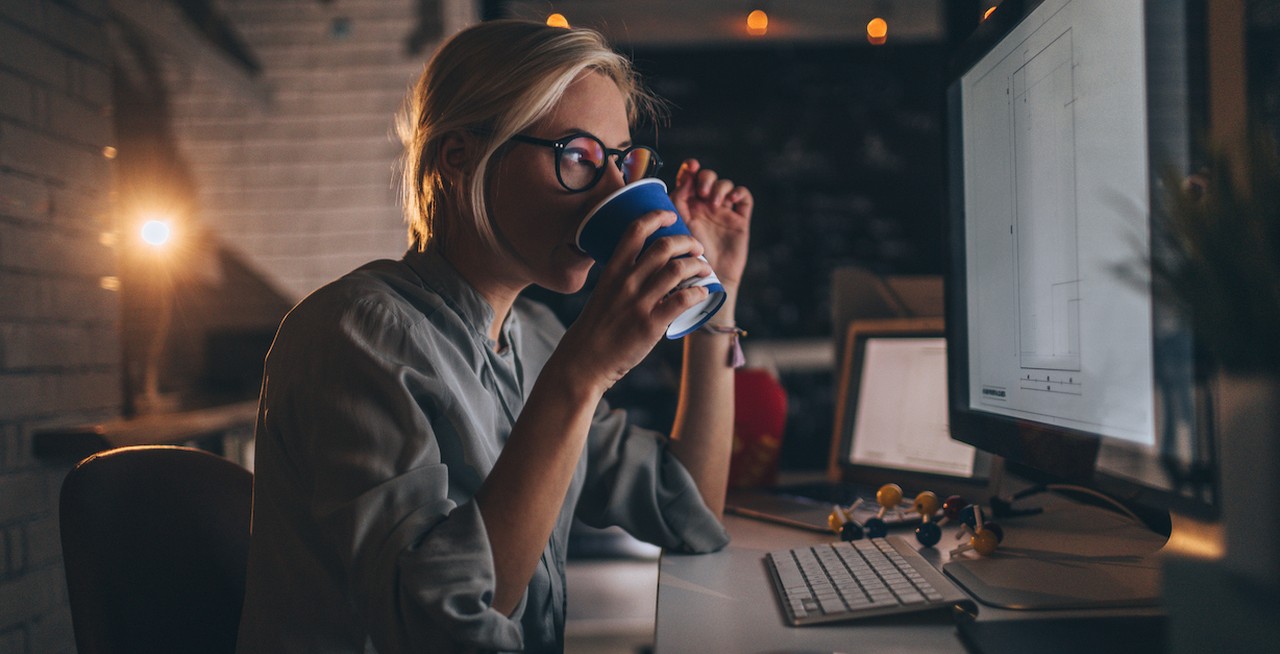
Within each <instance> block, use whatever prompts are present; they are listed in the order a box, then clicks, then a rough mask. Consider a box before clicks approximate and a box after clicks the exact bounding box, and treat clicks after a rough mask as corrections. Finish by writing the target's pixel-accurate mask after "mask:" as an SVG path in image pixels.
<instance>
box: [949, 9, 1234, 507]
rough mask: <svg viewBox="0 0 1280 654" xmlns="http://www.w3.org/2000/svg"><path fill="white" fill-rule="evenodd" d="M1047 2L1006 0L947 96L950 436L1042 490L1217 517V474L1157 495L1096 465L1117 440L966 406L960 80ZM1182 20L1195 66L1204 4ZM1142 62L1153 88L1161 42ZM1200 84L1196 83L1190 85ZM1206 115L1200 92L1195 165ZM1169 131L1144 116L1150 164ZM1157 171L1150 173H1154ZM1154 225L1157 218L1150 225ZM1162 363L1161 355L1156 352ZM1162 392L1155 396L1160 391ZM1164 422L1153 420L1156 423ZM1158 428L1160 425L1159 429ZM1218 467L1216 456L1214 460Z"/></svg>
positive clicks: (1196, 357) (1201, 363)
mask: <svg viewBox="0 0 1280 654" xmlns="http://www.w3.org/2000/svg"><path fill="white" fill-rule="evenodd" d="M1043 2H1045V0H1005V1H1004V2H1002V3H1001V4H1000V5H999V7H998V9H997V10H996V11H995V12H994V13H992V14H991V16H990V18H989V19H987V20H985V21H983V23H981V24H980V25H979V27H978V28H977V29H976V30H975V32H974V33H973V35H972V36H971V37H970V38H969V39H967V40H966V41H965V42H964V43H963V44H962V45H961V46H960V47H959V49H958V50H957V51H956V54H955V56H954V57H953V59H952V62H951V66H950V68H949V71H948V84H947V90H946V120H947V127H948V129H947V149H948V156H947V170H948V174H947V197H946V202H947V207H946V215H947V220H946V221H945V222H946V228H947V232H948V233H947V237H948V238H947V242H948V255H949V260H948V262H947V274H946V275H945V289H944V301H945V318H946V321H945V322H946V336H947V343H948V347H947V361H948V365H947V369H948V378H949V384H948V405H949V409H948V414H949V420H950V428H951V436H952V438H954V439H956V440H959V441H961V442H965V443H968V444H970V445H973V446H975V447H977V448H979V449H980V450H983V451H986V452H989V453H991V454H993V455H996V456H1000V457H1002V458H1003V459H1004V460H1005V462H1006V463H1007V464H1008V465H1009V468H1010V469H1011V470H1013V471H1015V472H1017V473H1020V474H1022V475H1023V476H1026V477H1029V478H1031V479H1032V480H1033V481H1040V482H1066V483H1076V484H1082V485H1087V486H1090V487H1093V488H1096V489H1098V490H1101V491H1104V492H1107V493H1109V494H1112V495H1113V496H1116V497H1118V498H1120V499H1123V500H1126V501H1130V502H1132V503H1135V504H1142V505H1145V506H1153V507H1157V508H1160V509H1166V510H1176V511H1179V512H1181V513H1184V514H1186V515H1190V516H1194V517H1196V518H1203V519H1212V518H1215V517H1216V516H1217V514H1218V511H1219V506H1218V505H1219V502H1218V500H1217V497H1218V491H1217V483H1216V479H1215V478H1214V477H1215V476H1216V473H1215V472H1214V471H1213V470H1212V467H1213V466H1212V465H1210V468H1211V469H1210V470H1209V471H1208V472H1207V474H1208V475H1209V479H1208V480H1207V481H1206V482H1205V483H1206V485H1207V487H1208V488H1209V490H1208V497H1205V496H1203V495H1202V496H1198V497H1193V496H1188V495H1185V494H1182V493H1180V492H1178V491H1177V490H1176V489H1171V488H1158V487H1156V486H1155V485H1154V484H1152V483H1143V482H1142V481H1139V480H1134V479H1130V478H1127V477H1121V476H1118V475H1114V474H1111V473H1110V472H1109V471H1107V470H1103V469H1099V468H1098V466H1097V462H1098V458H1099V454H1100V452H1102V451H1103V448H1108V449H1109V450H1110V448H1113V447H1115V446H1114V445H1113V444H1112V443H1113V442H1114V441H1113V439H1103V438H1101V437H1099V436H1098V435H1095V434H1091V433H1088V432H1084V431H1079V430H1076V429H1071V428H1068V427H1061V426H1053V425H1047V424H1042V423H1036V422H1031V421H1027V420H1022V419H1018V418H1014V417H1009V416H1003V415H998V414H995V413H989V412H982V411H976V410H973V409H971V408H970V407H969V396H970V394H969V355H968V351H967V347H966V346H964V345H962V344H967V343H968V342H969V326H968V312H967V307H966V292H967V271H966V268H965V265H966V264H965V261H966V260H965V255H966V253H965V231H964V219H965V208H964V194H963V181H964V177H963V173H964V168H963V149H962V146H963V136H962V131H963V130H962V129H960V127H959V126H960V119H961V114H960V112H961V93H960V81H961V78H962V77H963V75H964V74H965V73H966V72H967V71H968V70H969V69H971V68H972V67H973V66H974V65H975V64H977V63H978V61H979V60H980V59H981V58H982V57H983V56H985V55H986V54H987V53H988V52H990V51H991V50H992V49H993V48H995V47H996V46H997V44H999V43H1000V42H1001V40H1002V39H1003V38H1004V37H1005V36H1006V35H1008V34H1009V33H1010V32H1011V31H1013V30H1014V29H1015V28H1016V27H1017V26H1018V25H1019V24H1020V23H1021V22H1022V20H1023V19H1025V18H1026V17H1027V16H1028V15H1029V14H1030V13H1031V12H1032V11H1034V10H1035V9H1036V8H1037V7H1039V6H1040V5H1041V4H1043ZM1152 5H1153V3H1152V2H1151V0H1147V2H1145V9H1146V10H1145V11H1144V20H1145V26H1144V27H1145V29H1146V31H1147V35H1148V36H1150V35H1152V33H1153V30H1156V29H1166V27H1164V26H1156V25H1155V24H1154V20H1153V16H1154V15H1155V14H1153V12H1152ZM1176 6H1178V7H1181V8H1182V9H1183V10H1184V12H1185V24H1186V25H1187V26H1188V28H1187V30H1186V33H1185V34H1184V35H1183V36H1184V38H1185V39H1186V42H1187V45H1188V50H1189V52H1188V54H1187V58H1188V61H1189V62H1192V63H1191V66H1194V65H1195V62H1200V61H1203V60H1204V48H1205V42H1204V38H1205V36H1204V34H1203V25H1204V21H1203V19H1202V18H1203V15H1204V12H1205V7H1204V0H1182V1H1181V2H1178V3H1176ZM1159 10H1160V11H1170V10H1171V6H1170V3H1168V2H1165V3H1161V4H1160V7H1159ZM1145 42H1146V58H1147V60H1148V68H1147V76H1148V89H1150V88H1151V87H1152V83H1151V82H1152V80H1151V76H1152V75H1153V72H1152V66H1151V65H1150V63H1151V61H1152V56H1153V52H1152V48H1153V43H1154V42H1155V39H1153V38H1147V39H1146V40H1145ZM1201 73H1202V71H1189V72H1188V84H1189V86H1191V87H1198V88H1200V89H1203V87H1204V86H1205V85H1206V84H1207V82H1206V81H1205V80H1203V79H1201V78H1200V77H1199V74H1201ZM1193 76H1194V77H1195V79H1192V77H1193ZM1206 114H1207V112H1206V111H1205V109H1204V106H1203V96H1202V95H1201V94H1200V93H1197V92H1191V93H1189V95H1188V107H1187V112H1186V113H1185V115H1184V117H1185V119H1186V120H1187V122H1188V123H1189V124H1187V125H1181V126H1177V127H1178V129H1179V130H1180V133H1186V134H1187V135H1188V141H1190V142H1188V143H1186V144H1185V145H1186V148H1187V151H1188V152H1189V153H1192V154H1191V156H1190V157H1189V158H1192V159H1195V158H1197V156H1196V155H1197V154H1199V150H1200V143H1199V142H1198V141H1199V138H1198V137H1199V134H1200V133H1202V132H1203V129H1204V126H1205V125H1207V120H1206ZM1168 128H1169V125H1168V124H1167V123H1165V122H1162V121H1161V120H1160V119H1159V118H1158V117H1157V116H1155V115H1154V114H1153V112H1152V111H1151V109H1150V108H1149V109H1148V134H1147V144H1148V160H1149V161H1151V160H1152V159H1153V158H1154V157H1155V155H1154V154H1153V153H1155V152H1164V149H1163V147H1164V145H1166V144H1167V142H1168V141H1167V138H1166V137H1165V136H1162V135H1163V134H1165V133H1166V132H1165V131H1164V130H1166V129H1168ZM1155 168H1156V166H1153V170H1155ZM1158 176H1159V172H1155V173H1153V179H1152V183H1151V184H1150V198H1149V200H1150V206H1151V207H1152V211H1153V212H1155V211H1159V207H1160V205H1161V201H1160V198H1159V197H1158V195H1159V194H1160V193H1162V191H1161V190H1160V188H1161V187H1160V185H1159V179H1157V178H1158ZM1155 220H1156V215H1155V214H1154V213H1153V215H1152V221H1155ZM1174 317H1175V313H1174V310H1173V309H1172V308H1171V307H1169V306H1167V305H1165V304H1164V303H1162V302H1160V301H1158V300H1157V301H1153V327H1154V323H1155V321H1157V320H1166V321H1167V320H1172V319H1174ZM1192 347H1193V348H1194V352H1193V357H1192V359H1193V362H1194V365H1195V366H1196V370H1195V373H1194V377H1195V379H1196V380H1197V383H1196V385H1195V388H1194V391H1193V394H1194V400H1193V401H1194V403H1195V406H1196V407H1197V418H1198V424H1197V429H1201V430H1203V431H1201V432H1199V436H1198V437H1199V438H1203V439H1205V440H1206V441H1207V442H1208V443H1209V445H1210V447H1212V446H1213V437H1212V425H1211V421H1209V420H1205V419H1202V418H1203V417H1204V416H1205V415H1207V414H1208V413H1209V411H1208V410H1207V409H1206V407H1208V406H1209V405H1210V402H1211V394H1210V391H1209V384H1208V382H1207V381H1205V380H1208V379H1210V377H1211V374H1210V373H1211V369H1212V365H1211V364H1210V363H1209V362H1208V359H1207V357H1206V356H1205V355H1204V353H1203V352H1202V351H1200V349H1199V348H1198V346H1197V345H1193V346H1192ZM1156 354H1157V355H1158V352H1157V353H1156ZM1157 392H1158V391H1157ZM1159 419H1160V416H1159V415H1158V414H1157V420H1159ZM1157 429H1160V424H1159V423H1158V424H1157ZM1211 459H1212V460H1216V456H1211Z"/></svg>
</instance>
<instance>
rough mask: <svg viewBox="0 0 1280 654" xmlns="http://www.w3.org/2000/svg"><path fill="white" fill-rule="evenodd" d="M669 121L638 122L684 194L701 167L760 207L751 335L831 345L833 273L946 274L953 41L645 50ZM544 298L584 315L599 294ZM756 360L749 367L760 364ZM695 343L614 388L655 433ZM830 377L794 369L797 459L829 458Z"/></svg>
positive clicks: (745, 296) (644, 62)
mask: <svg viewBox="0 0 1280 654" xmlns="http://www.w3.org/2000/svg"><path fill="white" fill-rule="evenodd" d="M629 54H631V56H632V58H633V60H634V61H635V64H636V67H637V68H638V70H639V71H640V73H641V75H642V76H643V79H644V80H645V82H646V83H647V84H648V86H649V87H650V88H651V89H652V90H653V91H654V92H655V93H656V94H657V95H659V96H660V97H662V98H663V99H665V100H666V101H667V102H668V103H669V109H670V117H669V121H668V124H664V125H658V126H656V127H655V126H652V125H643V126H640V127H639V128H637V130H636V132H635V140H636V141H637V142H642V143H648V144H652V145H655V146H656V147H657V149H658V151H659V153H660V154H661V156H662V158H663V161H664V162H665V165H664V168H663V171H662V173H661V174H660V175H659V176H660V177H662V178H663V179H664V180H665V181H666V182H667V183H668V184H669V185H670V184H673V183H674V177H675V172H676V170H677V169H678V168H679V165H680V162H681V161H682V160H683V159H685V158H686V157H696V158H697V159H699V160H700V161H701V162H702V164H703V165H704V166H705V167H709V168H712V169H714V170H716V171H717V172H718V173H720V174H721V175H722V176H724V177H728V178H730V179H732V180H733V181H734V182H736V183H739V184H743V185H745V186H747V187H748V188H750V189H751V191H752V193H753V195H754V197H755V199H756V208H755V213H754V217H753V221H752V235H751V254H750V258H749V261H748V270H747V273H746V275H745V278H744V280H743V289H742V295H741V296H740V298H739V304H738V312H737V321H738V324H739V325H740V326H741V327H743V328H744V329H746V330H748V331H749V332H750V335H749V337H748V338H749V339H770V340H785V339H801V338H806V339H812V338H819V339H825V338H831V333H832V329H831V289H830V282H831V271H832V270H833V269H835V268H836V267H839V266H844V265H850V264H854V265H859V266H862V267H865V268H869V269H871V270H874V271H876V272H881V273H887V274H941V272H942V270H943V263H944V262H943V256H944V250H945V248H944V234H943V203H942V196H943V188H944V173H945V170H944V168H943V161H944V159H943V154H944V150H943V97H944V84H945V69H946V68H945V67H946V59H947V47H946V46H945V45H943V44H933V45H901V46H892V45H886V46H882V47H874V48H873V47H869V46H866V45H856V44H850V45H828V46H821V45H808V46H799V45H795V46H786V45H783V46H770V47H736V48H731V49H730V48H716V49H707V48H685V49H662V50H653V51H649V50H639V49H637V50H634V51H632V52H631V53H629ZM590 288H591V284H588V286H587V289H588V291H584V293H580V294H578V295H575V296H571V297H568V298H562V297H556V296H553V295H550V294H546V293H538V292H536V291H535V292H534V294H535V295H537V297H538V299H540V300H543V301H546V302H548V303H549V304H552V306H553V308H555V309H556V310H557V312H558V313H559V314H560V315H561V318H562V319H565V320H566V321H569V320H572V319H573V317H574V316H576V314H577V311H578V310H579V309H580V308H581V305H582V303H583V302H584V301H585V299H586V292H589V289H590ZM749 363H750V362H749ZM679 366H680V345H679V343H678V342H668V343H661V344H660V345H659V347H658V348H657V351H656V352H655V356H653V357H651V360H650V361H648V362H647V363H646V365H644V366H642V367H640V368H638V369H636V370H635V371H633V372H632V373H631V375H629V376H628V377H627V378H626V379H624V380H623V381H622V382H620V383H619V384H618V386H616V387H615V388H614V389H613V391H611V393H610V396H609V398H610V400H611V401H612V402H614V403H615V404H617V405H621V406H626V407H627V408H629V409H630V410H631V413H632V416H633V418H634V419H635V420H636V421H637V422H640V423H641V424H644V425H646V426H649V427H652V428H655V429H660V430H666V429H668V428H669V427H670V425H671V421H672V419H673V418H674V410H675V390H676V386H677V384H678V378H679V369H680V368H679ZM832 377H833V374H832V372H831V371H829V370H828V371H815V372H790V373H789V372H785V371H784V373H783V375H782V380H781V381H782V383H783V386H784V387H785V388H786V390H787V394H788V421H787V428H786V433H785V435H784V441H783V442H784V446H783V461H782V463H783V465H784V467H788V468H819V467H822V466H824V465H825V464H826V452H827V442H828V439H829V438H830V434H831V429H832V414H833V405H832V395H833V387H834V384H833V380H832Z"/></svg>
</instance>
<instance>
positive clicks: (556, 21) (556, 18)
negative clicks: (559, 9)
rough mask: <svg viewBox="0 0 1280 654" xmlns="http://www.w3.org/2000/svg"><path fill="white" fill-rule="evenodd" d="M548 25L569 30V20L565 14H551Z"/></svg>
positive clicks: (548, 17)
mask: <svg viewBox="0 0 1280 654" xmlns="http://www.w3.org/2000/svg"><path fill="white" fill-rule="evenodd" d="M547 24H548V25H550V26H552V27H563V28H565V29H569V19H568V18H565V17H564V14H551V15H550V16H547Z"/></svg>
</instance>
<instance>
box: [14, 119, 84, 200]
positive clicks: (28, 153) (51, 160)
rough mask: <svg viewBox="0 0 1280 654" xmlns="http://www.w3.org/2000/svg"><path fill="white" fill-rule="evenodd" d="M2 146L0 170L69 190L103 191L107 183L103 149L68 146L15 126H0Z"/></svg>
mask: <svg viewBox="0 0 1280 654" xmlns="http://www.w3.org/2000/svg"><path fill="white" fill-rule="evenodd" d="M0 144H2V145H3V147H0V166H8V167H10V168H13V169H14V170H17V171H20V172H24V173H27V174H30V175H35V176H38V177H43V178H46V179H49V180H53V181H56V182H59V183H61V184H66V185H68V186H79V187H88V188H98V189H102V188H105V184H106V183H107V182H108V179H109V178H108V175H109V172H108V165H107V160H106V159H105V158H104V157H103V156H102V152H101V150H100V149H93V148H89V147H85V146H79V147H77V146H74V145H69V144H67V143H65V142H63V141H59V140H57V139H55V138H53V137H51V136H49V135H47V134H44V133H40V132H36V131H34V130H30V129H27V128H24V127H20V126H18V125H14V124H0Z"/></svg>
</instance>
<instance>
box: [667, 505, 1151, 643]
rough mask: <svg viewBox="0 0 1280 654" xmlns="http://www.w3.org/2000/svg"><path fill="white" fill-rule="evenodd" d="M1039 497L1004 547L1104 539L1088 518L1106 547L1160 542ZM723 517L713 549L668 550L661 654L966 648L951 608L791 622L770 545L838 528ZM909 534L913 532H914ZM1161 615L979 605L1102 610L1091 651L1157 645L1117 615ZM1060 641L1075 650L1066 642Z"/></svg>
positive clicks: (1090, 614)
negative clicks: (769, 564) (726, 540)
mask: <svg viewBox="0 0 1280 654" xmlns="http://www.w3.org/2000/svg"><path fill="white" fill-rule="evenodd" d="M1041 504H1043V505H1045V507H1046V511H1045V514H1044V515H1043V516H1038V517H1032V518H1026V519H1019V520H1017V521H1016V522H1007V523H1005V527H1006V534H1007V535H1006V542H1005V543H1004V544H1003V545H1002V546H1001V547H1002V548H1003V549H1005V550H1007V551H1006V552H1005V556H1008V557H1012V558H1017V557H1018V556H1019V552H1020V551H1025V550H1026V549H1028V546H1031V547H1035V548H1039V547H1043V546H1045V544H1046V542H1056V541H1062V540H1070V539H1071V538H1072V537H1076V538H1085V540H1087V541H1089V542H1091V543H1095V545H1094V547H1099V545H1097V544H1096V541H1097V540H1098V539H1097V538H1096V533H1095V534H1094V535H1093V536H1089V537H1087V538H1086V537H1084V536H1081V535H1080V534H1079V533H1072V532H1078V531H1079V529H1078V527H1079V525H1081V524H1095V525H1096V524H1102V525H1103V527H1104V528H1103V529H1102V531H1103V532H1106V533H1108V534H1111V537H1109V538H1105V539H1102V540H1104V541H1108V544H1107V545H1106V546H1108V547H1114V543H1116V542H1129V543H1131V544H1132V547H1133V548H1134V549H1135V550H1137V551H1146V552H1150V551H1151V550H1152V549H1155V548H1158V547H1159V545H1160V542H1162V539H1160V538H1159V537H1157V536H1155V535H1154V534H1151V533H1150V532H1147V531H1145V530H1144V529H1142V528H1140V527H1138V526H1135V525H1132V524H1131V523H1128V522H1127V521H1125V520H1123V519H1121V518H1118V517H1116V515H1115V514H1113V513H1110V512H1106V511H1102V510H1101V509H1096V508H1092V507H1084V506H1082V505H1079V504H1077V503H1075V502H1070V501H1067V500H1064V499H1062V498H1054V497H1050V496H1045V499H1044V501H1043V502H1041ZM724 522H725V526H726V528H727V529H728V530H729V534H730V536H731V537H732V539H733V540H732V542H731V544H730V545H729V546H728V547H726V548H725V549H724V550H722V551H720V552H715V553H712V554H692V555H690V554H672V553H665V554H663V555H662V559H661V562H660V564H659V573H658V610H657V624H656V628H655V635H654V645H655V650H656V652H657V654H673V653H681V652H735V653H743V654H750V653H757V652H758V653H766V652H768V653H781V652H821V651H825V652H847V651H869V652H964V651H966V650H965V647H964V645H963V643H962V642H961V641H960V639H959V636H958V635H957V631H956V627H955V620H954V618H953V616H952V615H951V614H949V613H948V612H947V611H933V612H928V613H920V614H914V615H905V616H892V617H883V618H868V619H863V620H859V621H855V622H846V623H841V624H836V625H816V626H805V627H791V626H788V625H787V624H786V622H785V621H784V619H783V617H782V611H781V609H780V608H779V606H778V603H777V600H776V599H775V596H774V593H773V587H772V585H771V582H770V580H769V577H768V571H767V570H766V568H765V564H764V561H763V557H764V555H765V553H766V552H769V551H771V550H778V549H788V548H792V547H799V546H802V545H805V544H815V543H825V542H830V541H831V537H829V536H825V535H823V534H819V533H816V532H807V531H803V530H799V529H792V528H789V527H783V526H778V525H773V524H770V523H765V522H760V521H756V520H751V519H749V518H743V517H740V516H735V515H727V516H725V520H724ZM943 532H944V533H943V537H942V543H941V544H940V545H939V546H938V548H937V549H931V548H921V550H920V551H921V554H922V555H923V556H924V557H925V559H926V560H928V561H929V562H930V563H932V564H933V565H934V566H935V567H938V568H941V566H942V564H943V563H945V562H946V560H947V556H948V555H947V551H949V550H950V548H951V547H954V544H955V543H956V542H957V541H956V540H955V537H954V536H955V528H944V530H943ZM894 533H895V534H900V535H905V536H907V537H908V538H911V536H910V534H911V532H910V531H901V530H895V532H894ZM911 542H912V543H914V542H915V541H914V538H911ZM1073 547H1079V546H1078V545H1073ZM969 556H971V555H969ZM1068 564H1070V562H1068ZM1159 615H1160V610H1159V609H1158V608H1130V609H1110V610H1102V609H1088V610H1080V609H1077V610H1073V611H1065V610H1057V611H1014V610H1007V609H999V608H993V607H990V606H985V605H983V606H980V607H979V610H978V620H979V621H980V622H985V621H992V622H996V621H1022V620H1038V621H1040V622H1038V623H1037V625H1044V626H1046V627H1047V626H1048V625H1047V624H1046V622H1045V621H1046V620H1053V619H1058V618H1060V619H1062V620H1063V622H1059V623H1058V624H1060V625H1061V624H1066V623H1065V621H1066V620H1069V619H1078V618H1084V619H1086V620H1098V621H1099V622H1098V623H1097V625H1096V626H1097V627H1098V628H1097V629H1094V630H1093V631H1092V632H1091V633H1086V634H1083V635H1082V636H1083V637H1086V638H1087V639H1088V641H1089V642H1088V647H1084V648H1083V649H1076V650H1075V651H1089V652H1091V653H1092V654H1097V653H1098V652H1102V651H1123V652H1126V653H1127V654H1136V653H1137V652H1143V651H1150V650H1151V648H1152V646H1153V645H1154V646H1155V647H1156V648H1157V649H1159V647H1160V642H1159V641H1160V639H1152V638H1145V639H1140V640H1138V641H1137V642H1134V641H1129V642H1125V641H1127V640H1128V639H1124V638H1115V637H1114V634H1117V633H1122V632H1124V631H1128V630H1130V627H1131V626H1133V625H1129V624H1124V623H1122V622H1117V621H1123V620H1125V619H1134V620H1135V621H1136V620H1141V619H1142V618H1144V617H1151V618H1153V620H1150V621H1146V623H1145V625H1146V626H1144V627H1143V629H1144V631H1142V633H1143V634H1144V635H1147V636H1149V635H1150V633H1151V631H1152V629H1153V627H1152V626H1151V625H1152V624H1153V623H1154V618H1158V617H1159ZM1104 619H1105V620H1109V621H1110V622H1109V623H1108V624H1106V625H1105V626H1104V625H1103V623H1102V622H1101V620H1104ZM1028 624H1030V623H1028ZM1135 624H1136V623H1135ZM1093 626H1095V625H1093V624H1090V625H1089V627H1090V628H1092V627H1093ZM1155 628H1158V626H1157V627H1155ZM1033 633H1034V630H1033ZM1157 635H1158V634H1157ZM1153 640H1155V641H1156V642H1153ZM1094 641H1097V642H1100V643H1101V645H1098V644H1097V642H1094ZM1057 644H1058V645H1063V644H1065V643H1062V642H1061V641H1060V642H1059V643H1057ZM1079 644H1082V645H1083V644H1084V642H1083V641H1081V642H1080V643H1079ZM1033 645H1034V646H1033ZM1043 645H1045V644H1044V643H1029V644H1028V650H1027V651H1037V650H1038V651H1051V650H1046V649H1044V647H1043ZM1017 649H1021V648H1017ZM1015 651H1017V650H1016V649H1015ZM1062 651H1072V650H1071V648H1069V647H1068V648H1064V649H1063V650H1062Z"/></svg>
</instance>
